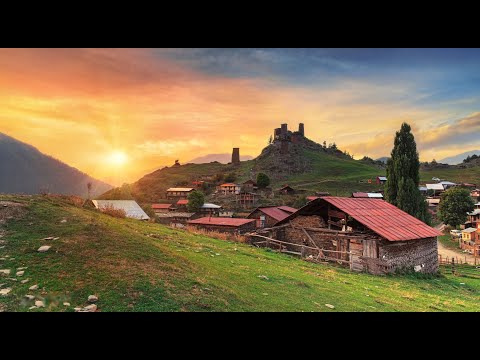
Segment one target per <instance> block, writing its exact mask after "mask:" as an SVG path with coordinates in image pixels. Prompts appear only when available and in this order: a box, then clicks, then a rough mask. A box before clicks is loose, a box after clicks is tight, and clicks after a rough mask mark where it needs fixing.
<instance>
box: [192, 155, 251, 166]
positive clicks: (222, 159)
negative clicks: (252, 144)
mask: <svg viewBox="0 0 480 360" xmlns="http://www.w3.org/2000/svg"><path fill="white" fill-rule="evenodd" d="M252 159H253V156H251V155H240V160H241V161H246V160H252ZM214 161H218V162H219V163H221V164H228V163H229V162H230V161H232V154H227V153H225V154H208V155H203V156H199V157H196V158H195V159H192V160H190V161H187V162H186V163H193V164H206V163H210V162H214Z"/></svg>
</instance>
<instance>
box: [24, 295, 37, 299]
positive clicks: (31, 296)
mask: <svg viewBox="0 0 480 360" xmlns="http://www.w3.org/2000/svg"><path fill="white" fill-rule="evenodd" d="M25 297H26V298H27V299H28V300H33V299H35V296H33V295H25Z"/></svg>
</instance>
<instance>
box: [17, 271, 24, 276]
mask: <svg viewBox="0 0 480 360" xmlns="http://www.w3.org/2000/svg"><path fill="white" fill-rule="evenodd" d="M23 274H25V271H23V270H22V271H17V274H16V275H17V276H23Z"/></svg>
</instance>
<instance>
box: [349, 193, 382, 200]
mask: <svg viewBox="0 0 480 360" xmlns="http://www.w3.org/2000/svg"><path fill="white" fill-rule="evenodd" d="M352 197H353V198H372V199H383V195H382V194H381V193H366V192H354V193H352Z"/></svg>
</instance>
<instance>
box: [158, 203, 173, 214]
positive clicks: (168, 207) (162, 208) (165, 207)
mask: <svg viewBox="0 0 480 360" xmlns="http://www.w3.org/2000/svg"><path fill="white" fill-rule="evenodd" d="M152 209H153V212H154V213H155V214H160V213H162V214H163V213H168V212H169V211H173V210H175V209H176V208H175V206H174V205H173V204H152Z"/></svg>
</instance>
